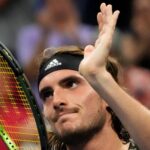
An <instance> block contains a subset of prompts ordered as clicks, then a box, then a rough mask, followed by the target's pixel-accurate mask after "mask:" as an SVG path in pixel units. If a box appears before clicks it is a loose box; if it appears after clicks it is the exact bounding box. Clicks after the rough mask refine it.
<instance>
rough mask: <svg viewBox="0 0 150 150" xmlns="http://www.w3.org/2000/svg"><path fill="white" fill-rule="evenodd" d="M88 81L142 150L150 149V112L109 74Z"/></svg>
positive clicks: (92, 77) (93, 76) (90, 78)
mask: <svg viewBox="0 0 150 150" xmlns="http://www.w3.org/2000/svg"><path fill="white" fill-rule="evenodd" d="M87 80H88V81H89V82H90V84H91V85H92V86H93V88H94V89H95V90H96V91H97V92H98V93H99V95H100V96H101V97H102V98H103V99H104V100H105V101H106V102H107V103H108V104H109V106H110V107H111V108H112V109H113V111H114V112H115V113H116V115H117V116H118V118H119V119H120V120H121V122H122V123H123V125H124V126H125V128H126V129H127V130H128V131H129V133H130V135H131V137H132V138H133V139H134V140H135V142H136V143H137V144H138V145H139V147H140V148H141V149H142V150H149V149H150V143H149V141H150V111H149V110H148V109H147V108H145V107H144V106H143V105H141V104H140V103H139V102H138V101H136V100H135V99H134V98H132V97H131V96H129V95H128V94H127V93H126V92H125V91H124V90H123V89H122V88H121V87H120V86H119V85H118V84H117V83H116V82H115V81H114V80H113V78H112V77H111V75H110V74H109V73H107V72H106V73H103V74H102V73H98V74H96V75H93V74H92V75H91V76H88V77H87Z"/></svg>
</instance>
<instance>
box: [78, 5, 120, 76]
mask: <svg viewBox="0 0 150 150" xmlns="http://www.w3.org/2000/svg"><path fill="white" fill-rule="evenodd" d="M118 15H119V11H118V10H117V11H114V12H112V5H106V4H105V3H102V4H101V5H100V12H99V13H98V14H97V21H98V27H99V36H98V38H97V40H96V42H95V45H87V46H86V47H85V50H84V59H83V61H82V62H81V64H80V67H79V71H80V73H81V74H82V75H84V76H85V77H88V76H89V75H93V74H97V73H100V72H101V73H102V71H106V69H105V67H106V60H107V57H108V55H109V51H110V47H111V44H112V38H113V33H114V30H115V26H116V22H117V19H118Z"/></svg>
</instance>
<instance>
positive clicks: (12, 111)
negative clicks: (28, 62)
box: [0, 43, 47, 150]
mask: <svg viewBox="0 0 150 150" xmlns="http://www.w3.org/2000/svg"><path fill="white" fill-rule="evenodd" d="M5 149H7V150H46V149H47V134H46V129H45V125H44V121H43V119H42V115H41V113H40V110H39V107H38V105H37V103H36V101H35V98H34V96H33V93H32V91H31V88H30V85H29V83H28V80H27V79H26V76H25V74H24V73H23V71H22V68H21V67H20V66H19V64H18V63H17V61H16V59H15V58H14V57H13V55H12V54H11V52H10V51H9V50H8V49H7V48H6V47H5V46H4V45H3V44H2V43H0V150H5Z"/></svg>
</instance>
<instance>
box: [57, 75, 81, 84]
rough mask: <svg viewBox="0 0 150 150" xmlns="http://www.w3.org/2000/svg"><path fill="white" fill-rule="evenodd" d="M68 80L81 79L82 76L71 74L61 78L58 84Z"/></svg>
mask: <svg viewBox="0 0 150 150" xmlns="http://www.w3.org/2000/svg"><path fill="white" fill-rule="evenodd" d="M68 80H80V78H79V77H77V76H74V75H71V76H68V77H65V78H63V79H62V80H60V81H59V82H58V84H59V85H62V84H63V83H65V82H67V81H68Z"/></svg>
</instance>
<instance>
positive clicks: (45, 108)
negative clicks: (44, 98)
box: [43, 104, 52, 119]
mask: <svg viewBox="0 0 150 150" xmlns="http://www.w3.org/2000/svg"><path fill="white" fill-rule="evenodd" d="M43 114H44V116H45V117H46V118H47V119H51V116H52V108H51V106H50V105H47V104H43Z"/></svg>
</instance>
